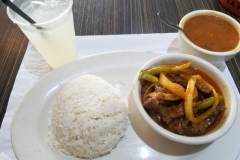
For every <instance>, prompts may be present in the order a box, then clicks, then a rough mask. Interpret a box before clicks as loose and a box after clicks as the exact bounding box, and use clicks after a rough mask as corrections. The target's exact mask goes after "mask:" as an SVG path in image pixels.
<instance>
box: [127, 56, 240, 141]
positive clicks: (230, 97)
mask: <svg viewBox="0 0 240 160" xmlns="http://www.w3.org/2000/svg"><path fill="white" fill-rule="evenodd" d="M184 60H189V61H191V62H193V66H195V67H197V68H199V69H201V70H203V71H205V72H206V73H207V74H208V75H211V76H212V78H213V79H215V80H216V81H217V82H218V83H219V85H220V87H221V89H222V91H223V96H224V98H225V102H226V111H225V115H224V118H223V120H222V121H221V122H220V123H219V125H218V126H216V127H215V129H213V130H212V131H211V132H209V133H207V134H205V135H202V136H197V137H187V136H182V135H178V134H175V133H173V132H170V131H168V130H166V129H164V128H163V127H161V126H160V125H158V124H157V123H155V122H154V121H153V120H152V118H151V117H150V116H149V115H148V114H147V112H146V111H145V109H144V108H143V105H142V103H141V95H140V91H141V84H140V82H139V80H138V77H139V73H140V70H142V69H147V68H150V67H152V66H155V65H159V64H171V63H179V62H182V61H184ZM140 70H139V71H138V73H137V74H136V77H135V80H134V85H133V86H134V87H133V90H132V94H133V99H134V103H135V106H136V108H137V110H138V111H139V113H140V115H141V116H142V118H143V119H144V120H145V121H146V123H147V124H148V125H149V126H150V127H151V128H152V129H154V130H155V131H156V132H157V133H158V134H160V135H162V136H164V137H165V138H168V139H170V140H173V141H175V142H179V143H184V144H193V145H198V144H205V143H210V142H213V141H215V140H216V139H218V138H220V137H222V136H223V135H224V134H225V133H227V131H228V130H229V129H230V128H231V127H232V125H233V124H234V121H235V119H236V116H237V98H236V95H235V93H234V90H233V88H232V86H231V84H230V82H229V81H228V80H227V79H226V77H225V76H224V75H223V73H222V72H221V71H220V70H218V69H217V68H216V67H215V66H213V65H212V64H210V63H209V62H207V61H205V60H203V59H200V58H198V57H196V56H192V55H188V54H182V53H175V54H166V55H162V56H159V57H156V58H154V59H152V60H150V61H148V62H147V63H146V64H144V65H143V66H142V67H141V68H140Z"/></svg>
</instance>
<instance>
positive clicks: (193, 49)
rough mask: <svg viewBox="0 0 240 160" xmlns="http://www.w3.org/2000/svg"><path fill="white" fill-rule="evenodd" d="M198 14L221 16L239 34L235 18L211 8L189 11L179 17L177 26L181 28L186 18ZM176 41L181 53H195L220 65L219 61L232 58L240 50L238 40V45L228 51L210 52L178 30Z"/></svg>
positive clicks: (238, 25) (239, 27) (239, 25)
mask: <svg viewBox="0 0 240 160" xmlns="http://www.w3.org/2000/svg"><path fill="white" fill-rule="evenodd" d="M198 15H212V16H217V17H219V18H222V19H224V20H226V21H228V22H229V23H230V24H232V25H233V26H234V27H235V28H236V29H237V31H238V33H239V34H240V24H239V23H238V22H237V21H236V20H235V19H233V18H232V17H230V16H228V15H226V14H224V13H221V12H217V11H213V10H196V11H193V12H190V13H188V14H186V15H185V16H184V17H183V18H182V19H181V21H180V23H179V26H180V27H182V28H183V26H184V24H185V22H186V21H187V20H189V19H190V18H192V17H194V16H198ZM203 25H204V24H203ZM178 41H179V51H180V52H181V53H186V54H191V55H195V56H197V57H200V58H203V59H205V60H207V61H209V62H210V63H212V64H214V65H215V66H220V65H221V63H223V62H225V61H227V60H229V59H231V58H233V57H234V56H236V55H237V54H238V53H239V52H240V42H239V43H238V46H237V47H236V48H235V49H233V50H230V51H228V52H221V53H219V52H212V51H209V50H206V49H203V48H200V47H198V46H197V45H195V44H194V43H192V42H191V41H190V40H189V39H188V38H187V37H186V35H185V34H183V33H182V32H178ZM226 41H228V40H226Z"/></svg>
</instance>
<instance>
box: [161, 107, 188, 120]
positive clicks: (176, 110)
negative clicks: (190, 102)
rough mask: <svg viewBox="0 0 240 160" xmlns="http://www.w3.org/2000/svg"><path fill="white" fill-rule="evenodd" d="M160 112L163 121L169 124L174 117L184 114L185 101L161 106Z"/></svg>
mask: <svg viewBox="0 0 240 160" xmlns="http://www.w3.org/2000/svg"><path fill="white" fill-rule="evenodd" d="M158 112H159V114H160V117H161V119H162V121H163V122H165V123H166V124H168V123H170V122H171V121H172V119H175V118H178V117H181V116H183V115H184V108H183V103H180V104H179V105H172V106H170V107H166V106H162V107H160V108H159V110H158Z"/></svg>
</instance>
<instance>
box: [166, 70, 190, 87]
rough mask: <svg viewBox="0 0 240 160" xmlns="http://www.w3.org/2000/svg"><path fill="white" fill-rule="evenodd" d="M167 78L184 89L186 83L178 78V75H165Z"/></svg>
mask: <svg viewBox="0 0 240 160" xmlns="http://www.w3.org/2000/svg"><path fill="white" fill-rule="evenodd" d="M167 76H168V78H169V79H170V80H171V81H172V82H174V83H178V84H180V85H181V86H183V87H184V88H186V87H187V84H188V81H187V80H186V79H184V78H183V77H180V73H176V72H175V73H168V74H167Z"/></svg>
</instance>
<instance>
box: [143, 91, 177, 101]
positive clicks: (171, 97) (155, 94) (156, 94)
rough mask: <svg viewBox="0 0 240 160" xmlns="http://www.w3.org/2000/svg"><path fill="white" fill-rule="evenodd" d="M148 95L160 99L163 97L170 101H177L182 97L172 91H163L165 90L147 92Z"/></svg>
mask: <svg viewBox="0 0 240 160" xmlns="http://www.w3.org/2000/svg"><path fill="white" fill-rule="evenodd" d="M147 97H156V98H158V99H163V100H170V101H175V100H179V99H181V98H180V97H178V96H177V95H175V94H171V93H163V92H152V93H149V94H147Z"/></svg>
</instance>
